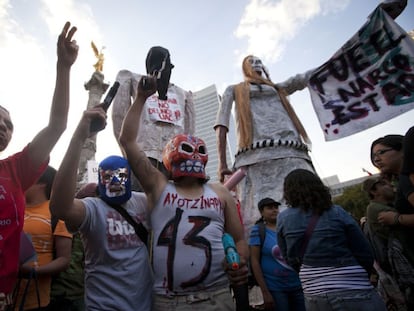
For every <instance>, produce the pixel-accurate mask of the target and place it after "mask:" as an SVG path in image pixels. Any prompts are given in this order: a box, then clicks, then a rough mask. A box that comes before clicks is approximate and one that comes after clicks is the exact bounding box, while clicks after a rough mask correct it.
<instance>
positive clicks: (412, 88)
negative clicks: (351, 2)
mask: <svg viewBox="0 0 414 311" xmlns="http://www.w3.org/2000/svg"><path fill="white" fill-rule="evenodd" d="M308 89H309V92H310V94H311V99H312V104H313V106H314V109H315V112H316V114H317V116H318V119H319V122H320V125H321V127H322V130H323V132H324V135H325V140H326V141H331V140H335V139H339V138H343V137H346V136H349V135H352V134H354V133H357V132H360V131H363V130H365V129H367V128H370V127H372V126H374V125H377V124H380V123H382V122H385V121H387V120H389V119H391V118H394V117H396V116H398V115H400V114H402V113H404V112H406V111H408V110H410V109H413V108H414V40H413V39H412V38H410V36H408V35H407V33H406V32H405V31H404V30H403V29H402V28H401V27H400V26H399V25H398V24H397V23H396V22H395V21H394V20H393V19H392V18H390V17H389V16H388V14H387V13H385V12H384V11H383V10H382V9H381V8H379V7H378V8H377V9H376V10H375V11H374V12H373V13H372V14H371V16H370V18H369V20H368V21H367V23H365V24H364V25H363V26H362V27H361V29H360V30H359V31H358V32H357V33H356V34H355V35H354V36H353V37H352V38H351V39H350V40H348V41H347V42H346V43H345V44H344V45H343V46H342V47H341V49H340V50H338V51H337V52H336V53H335V54H334V55H333V56H332V57H331V58H330V59H329V60H328V61H327V62H326V63H325V64H323V65H322V66H320V67H318V68H317V69H316V70H315V71H314V72H313V74H312V76H311V77H310V80H309V83H308Z"/></svg>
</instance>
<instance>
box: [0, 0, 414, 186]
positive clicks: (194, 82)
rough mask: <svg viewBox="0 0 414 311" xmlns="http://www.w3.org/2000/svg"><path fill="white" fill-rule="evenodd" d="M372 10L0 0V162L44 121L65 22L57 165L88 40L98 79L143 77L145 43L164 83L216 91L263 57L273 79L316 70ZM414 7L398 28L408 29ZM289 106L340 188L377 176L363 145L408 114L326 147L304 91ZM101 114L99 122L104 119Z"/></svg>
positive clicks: (399, 127)
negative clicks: (73, 57) (66, 52)
mask: <svg viewBox="0 0 414 311" xmlns="http://www.w3.org/2000/svg"><path fill="white" fill-rule="evenodd" d="M378 3H379V1H377V0H363V1H361V0H343V1H340V0H277V1H276V0H275V1H263V0H228V1H222V0H220V1H219V0H209V1H194V0H181V1H180V0H179V1H167V0H161V1H156V0H154V1H140V0H135V1H127V0H120V1H98V0H91V1H87V0H84V1H81V0H59V1H56V0H13V1H8V0H0V68H2V74H1V75H0V83H1V86H2V91H1V92H0V102H1V104H2V105H4V106H5V107H6V108H8V109H9V110H10V112H11V114H12V119H13V122H14V124H15V128H16V129H15V133H14V137H13V140H12V143H11V145H10V146H9V147H8V148H7V150H6V152H3V153H2V155H1V157H5V156H7V155H9V154H12V153H14V152H16V151H18V150H20V149H21V148H22V147H23V146H24V145H25V144H26V143H27V142H29V141H30V140H31V139H32V138H33V135H34V134H35V133H37V132H38V131H39V130H40V129H41V128H42V127H44V126H45V125H46V123H47V120H48V116H49V108H50V104H51V98H52V94H53V86H54V81H55V65H56V40H57V36H58V34H59V33H60V31H61V29H62V27H63V25H64V23H65V22H66V21H67V20H69V21H71V22H72V23H73V24H74V25H76V26H77V27H78V32H77V33H76V34H75V38H76V40H77V41H78V44H79V46H80V51H79V57H78V60H77V62H76V63H75V65H74V66H73V69H72V77H71V108H70V115H69V125H68V129H67V131H66V132H65V134H64V135H63V137H62V139H61V140H60V141H59V143H58V145H57V146H56V148H55V149H54V151H53V152H52V155H51V161H50V162H51V165H53V166H55V167H56V168H57V167H58V166H59V164H60V161H61V159H62V157H63V154H64V152H65V150H66V148H67V145H68V143H69V140H70V137H71V135H72V133H73V130H74V128H75V126H76V124H77V122H78V120H79V118H80V115H81V113H82V111H83V110H84V109H85V108H86V105H87V96H88V94H87V92H86V91H85V89H84V87H83V84H84V83H85V82H86V81H87V80H89V78H90V76H91V74H92V73H93V71H94V68H93V64H94V63H95V57H94V53H93V51H92V49H91V47H90V42H91V40H93V41H94V42H95V44H96V45H97V46H98V47H99V48H101V47H102V46H104V47H105V49H104V50H103V51H104V54H105V63H104V75H105V80H107V81H108V83H112V82H113V81H114V79H115V76H116V74H117V72H118V71H119V70H121V69H129V70H131V71H134V72H136V73H144V72H145V56H146V53H147V51H148V49H149V48H150V47H151V46H153V45H162V46H165V47H167V48H168V49H169V50H170V53H171V58H172V62H173V63H174V64H175V68H174V70H173V74H172V78H171V81H172V82H174V83H175V84H177V85H179V86H180V87H182V88H184V89H187V90H192V91H197V90H200V89H202V88H204V87H207V86H209V85H211V84H215V85H216V86H217V89H218V91H219V93H222V92H223V91H224V89H225V87H226V86H228V85H229V84H233V83H238V82H240V81H242V79H243V76H242V72H241V59H242V58H243V57H244V56H246V55H248V54H250V53H252V54H255V55H257V56H259V57H261V58H262V60H263V62H264V63H265V65H266V66H267V67H268V69H269V71H270V74H271V78H272V80H273V81H274V82H280V81H284V80H286V79H287V78H289V77H291V76H293V75H295V74H297V73H302V72H304V71H306V70H308V69H311V68H314V67H317V66H319V65H321V64H322V63H323V62H325V61H326V60H327V59H329V57H330V56H332V55H333V54H334V52H335V51H336V50H337V49H338V48H339V47H340V46H341V45H342V44H343V43H344V42H345V41H346V40H347V39H349V38H350V37H351V36H352V35H353V34H354V33H355V32H356V31H357V30H358V29H359V28H360V27H361V25H362V24H363V23H364V22H365V21H366V18H367V16H368V15H369V14H370V12H371V11H372V10H373V9H374V8H375V7H376V5H377V4H378ZM413 16H414V3H413V2H412V1H408V5H407V8H406V9H405V11H404V12H403V13H402V14H401V16H400V17H398V19H397V22H398V24H400V26H401V27H402V28H404V29H405V30H407V31H410V30H412V29H414V19H413ZM291 102H292V105H293V106H294V108H295V110H296V112H297V114H298V115H299V117H300V119H301V120H302V122H303V124H304V126H305V128H306V129H307V131H308V134H309V136H310V138H311V139H312V142H313V151H312V154H311V156H312V159H313V162H314V165H315V167H316V170H317V171H318V173H319V174H320V176H322V177H327V176H331V175H338V176H339V178H340V180H341V181H345V180H349V179H352V178H356V177H360V176H363V175H364V173H363V172H362V168H365V169H368V170H369V171H372V172H376V170H375V168H373V167H372V165H371V163H370V160H369V146H370V144H371V142H372V140H374V139H376V138H377V137H379V136H383V135H386V134H389V133H396V134H403V133H404V132H405V131H406V130H407V129H408V128H409V127H410V126H411V125H413V120H414V111H413V110H412V111H409V112H408V113H405V114H404V115H402V116H400V117H398V118H395V119H393V120H390V121H387V122H386V123H384V124H381V125H379V126H376V127H373V128H371V129H368V130H366V131H364V132H362V133H358V134H355V135H352V136H349V137H347V138H343V139H340V140H337V141H333V142H325V141H324V138H323V133H322V130H321V129H320V126H319V123H318V121H317V118H316V115H315V113H314V112H313V108H312V104H311V101H310V96H309V93H308V91H307V90H306V89H305V90H304V91H300V92H297V93H295V94H294V95H293V96H291ZM109 119H110V117H109V118H108V121H109ZM110 154H120V152H119V149H118V146H117V144H116V141H115V138H114V136H113V134H112V125H111V124H110V122H109V123H108V126H107V128H106V129H105V131H104V132H102V133H100V134H99V136H98V151H97V154H96V159H97V161H100V160H101V159H103V158H104V157H106V156H107V155H110Z"/></svg>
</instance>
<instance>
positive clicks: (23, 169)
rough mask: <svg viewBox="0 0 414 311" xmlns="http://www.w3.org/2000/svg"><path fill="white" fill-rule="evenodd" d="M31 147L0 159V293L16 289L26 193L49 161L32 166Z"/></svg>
mask: <svg viewBox="0 0 414 311" xmlns="http://www.w3.org/2000/svg"><path fill="white" fill-rule="evenodd" d="M28 150H29V149H28V146H26V147H25V148H24V149H23V151H21V152H18V153H16V154H14V155H12V156H10V157H8V158H7V159H4V160H0V293H5V294H8V293H10V292H11V291H12V290H13V286H14V283H15V281H16V278H17V273H18V270H19V250H20V233H21V231H22V229H23V223H24V208H25V197H24V192H25V191H26V190H27V189H28V188H29V187H30V186H31V185H33V184H34V183H35V182H36V181H37V180H38V179H39V177H40V176H41V175H42V174H43V172H44V170H45V169H46V166H47V164H48V162H49V161H45V163H43V164H42V165H41V166H40V167H33V165H32V163H31V159H30V157H29V153H28Z"/></svg>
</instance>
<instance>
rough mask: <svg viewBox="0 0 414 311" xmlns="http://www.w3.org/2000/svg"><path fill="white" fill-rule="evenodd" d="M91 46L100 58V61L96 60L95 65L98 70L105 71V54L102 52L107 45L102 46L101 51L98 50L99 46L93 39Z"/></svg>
mask: <svg viewBox="0 0 414 311" xmlns="http://www.w3.org/2000/svg"><path fill="white" fill-rule="evenodd" d="M91 46H92V50H93V52H94V53H95V56H96V58H97V59H98V61H97V62H96V64H95V65H93V67H95V70H96V71H100V72H102V71H103V63H104V60H105V58H104V54H103V53H102V50H103V49H104V48H105V47H102V49H101V51H98V48H97V47H96V45H95V43H93V41H91Z"/></svg>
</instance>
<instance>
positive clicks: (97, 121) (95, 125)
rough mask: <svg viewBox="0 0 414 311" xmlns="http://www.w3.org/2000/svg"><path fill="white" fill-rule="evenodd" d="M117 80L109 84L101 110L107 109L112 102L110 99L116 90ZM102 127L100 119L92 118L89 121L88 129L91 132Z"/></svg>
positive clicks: (113, 96)
mask: <svg viewBox="0 0 414 311" xmlns="http://www.w3.org/2000/svg"><path fill="white" fill-rule="evenodd" d="M118 88H119V82H118V81H115V83H114V84H113V85H112V86H111V88H110V89H109V91H108V94H106V96H105V99H104V101H103V102H102V104H101V107H102V109H103V110H105V112H106V111H108V108H109V106H110V105H111V104H112V101H113V100H114V98H115V95H116V93H117V92H118ZM102 127H103V124H102V121H101V120H100V119H94V120H92V122H91V126H90V130H91V132H97V131H99V130H101V129H102Z"/></svg>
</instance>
